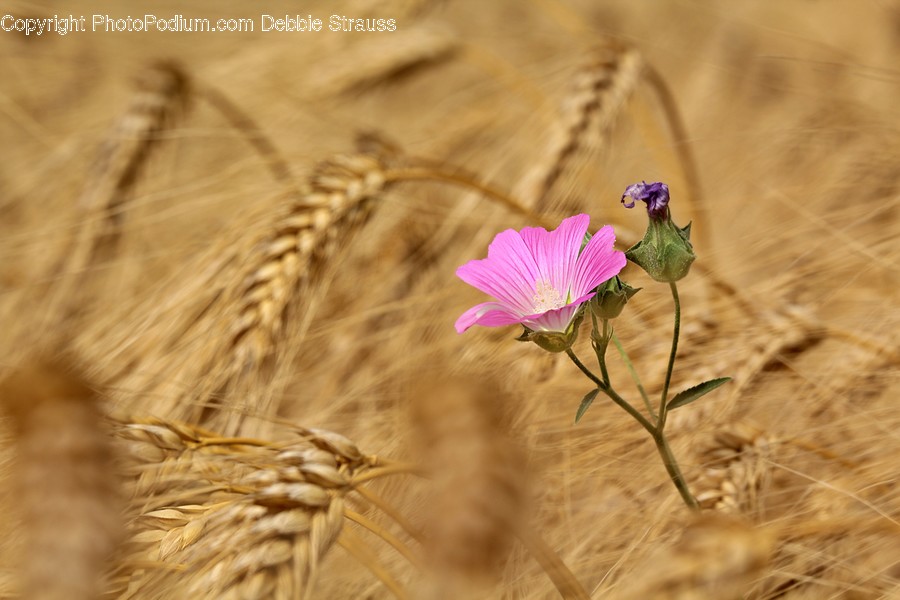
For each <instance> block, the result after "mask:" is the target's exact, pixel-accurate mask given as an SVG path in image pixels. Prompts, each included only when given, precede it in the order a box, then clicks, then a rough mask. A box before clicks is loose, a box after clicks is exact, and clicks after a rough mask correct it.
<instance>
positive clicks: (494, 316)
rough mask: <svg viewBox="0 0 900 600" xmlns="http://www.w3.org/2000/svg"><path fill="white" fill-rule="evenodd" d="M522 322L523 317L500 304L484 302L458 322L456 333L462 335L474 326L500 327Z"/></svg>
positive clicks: (471, 309)
mask: <svg viewBox="0 0 900 600" xmlns="http://www.w3.org/2000/svg"><path fill="white" fill-rule="evenodd" d="M521 322H522V316H521V315H517V314H515V313H513V312H511V311H510V310H509V309H508V308H507V307H505V306H504V305H502V304H500V303H498V302H483V303H481V304H478V305H476V306H473V307H472V308H470V309H469V310H467V311H466V312H464V313H463V314H462V316H460V317H459V318H458V319H457V320H456V332H457V333H462V332H463V331H465V330H466V329H468V328H469V327H471V326H472V325H483V326H484V327H499V326H501V325H514V324H516V323H521Z"/></svg>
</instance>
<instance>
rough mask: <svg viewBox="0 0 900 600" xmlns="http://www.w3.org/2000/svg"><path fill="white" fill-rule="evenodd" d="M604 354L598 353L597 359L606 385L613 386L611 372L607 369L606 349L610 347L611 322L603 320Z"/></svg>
mask: <svg viewBox="0 0 900 600" xmlns="http://www.w3.org/2000/svg"><path fill="white" fill-rule="evenodd" d="M603 339H604V344H603V353H602V354H601V353H599V352H598V353H597V358H599V359H600V372H601V373H602V374H603V381H605V382H606V385H612V384H611V383H610V381H609V371H608V370H607V369H606V348H607V346H608V345H609V320H608V319H603Z"/></svg>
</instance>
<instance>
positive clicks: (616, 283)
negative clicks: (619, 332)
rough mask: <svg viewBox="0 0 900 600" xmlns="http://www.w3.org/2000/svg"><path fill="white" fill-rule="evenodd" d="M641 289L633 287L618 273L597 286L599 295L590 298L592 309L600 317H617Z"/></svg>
mask: <svg viewBox="0 0 900 600" xmlns="http://www.w3.org/2000/svg"><path fill="white" fill-rule="evenodd" d="M640 289H641V288H637V289H635V288H633V287H631V286H630V285H628V284H627V283H625V282H624V281H622V280H621V279H619V276H618V275H617V276H615V277H613V278H612V279H610V280H608V281H606V282H605V283H603V284H602V285H600V287H598V288H597V295H596V296H594V297H593V298H591V300H590V306H591V310H592V311H593V312H594V315H595V316H596V317H597V318H598V319H615V318H616V317H618V316H619V315H620V314H622V309H623V308H625V304H626V303H627V302H628V301H629V300H630V299H631V297H632V296H634V295H635V294H637V293H638V292H639V291H640Z"/></svg>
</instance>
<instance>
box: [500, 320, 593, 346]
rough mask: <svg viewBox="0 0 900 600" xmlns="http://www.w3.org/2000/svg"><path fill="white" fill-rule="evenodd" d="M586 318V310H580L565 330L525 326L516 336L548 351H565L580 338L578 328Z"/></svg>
mask: <svg viewBox="0 0 900 600" xmlns="http://www.w3.org/2000/svg"><path fill="white" fill-rule="evenodd" d="M583 319H584V312H582V311H579V312H578V314H577V315H575V318H574V319H572V322H571V323H569V327H568V328H567V329H566V330H565V332H559V331H532V330H531V329H528V328H527V327H526V328H525V331H523V332H522V335H520V336H519V337H517V338H516V341H518V342H534V343H535V344H537V345H538V346H540V347H541V348H543V349H544V350H546V351H547V352H565V351H566V350H568V349H569V348H571V347H572V344H574V343H575V340H576V339H578V328H579V327H580V326H581V321H582V320H583Z"/></svg>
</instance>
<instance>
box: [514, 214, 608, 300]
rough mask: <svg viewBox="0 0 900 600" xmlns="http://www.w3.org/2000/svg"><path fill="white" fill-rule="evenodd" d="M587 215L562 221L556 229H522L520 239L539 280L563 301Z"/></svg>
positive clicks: (567, 289)
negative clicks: (523, 242)
mask: <svg viewBox="0 0 900 600" xmlns="http://www.w3.org/2000/svg"><path fill="white" fill-rule="evenodd" d="M590 220H591V218H590V217H589V216H588V215H584V214H582V215H575V216H574V217H569V218H568V219H564V220H563V222H562V223H560V224H559V227H557V228H556V229H554V230H553V231H549V232H548V231H547V230H546V229H544V228H543V227H526V228H524V229H523V230H522V233H521V236H522V239H523V240H524V241H525V245H526V246H527V247H528V249H529V250H530V251H531V253H532V255H533V256H534V260H535V262H536V263H537V268H538V272H539V273H540V275H539V280H540V281H545V282H547V283H549V284H550V286H551V287H553V289H555V290H557V291H559V293H560V294H561V295H562V296H563V298H565V295H566V294H567V293H568V291H569V286H570V284H571V282H572V276H573V274H574V272H575V262H576V260H577V259H578V251H579V250H581V242H582V241H583V240H584V234H585V233H587V228H588V223H590Z"/></svg>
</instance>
